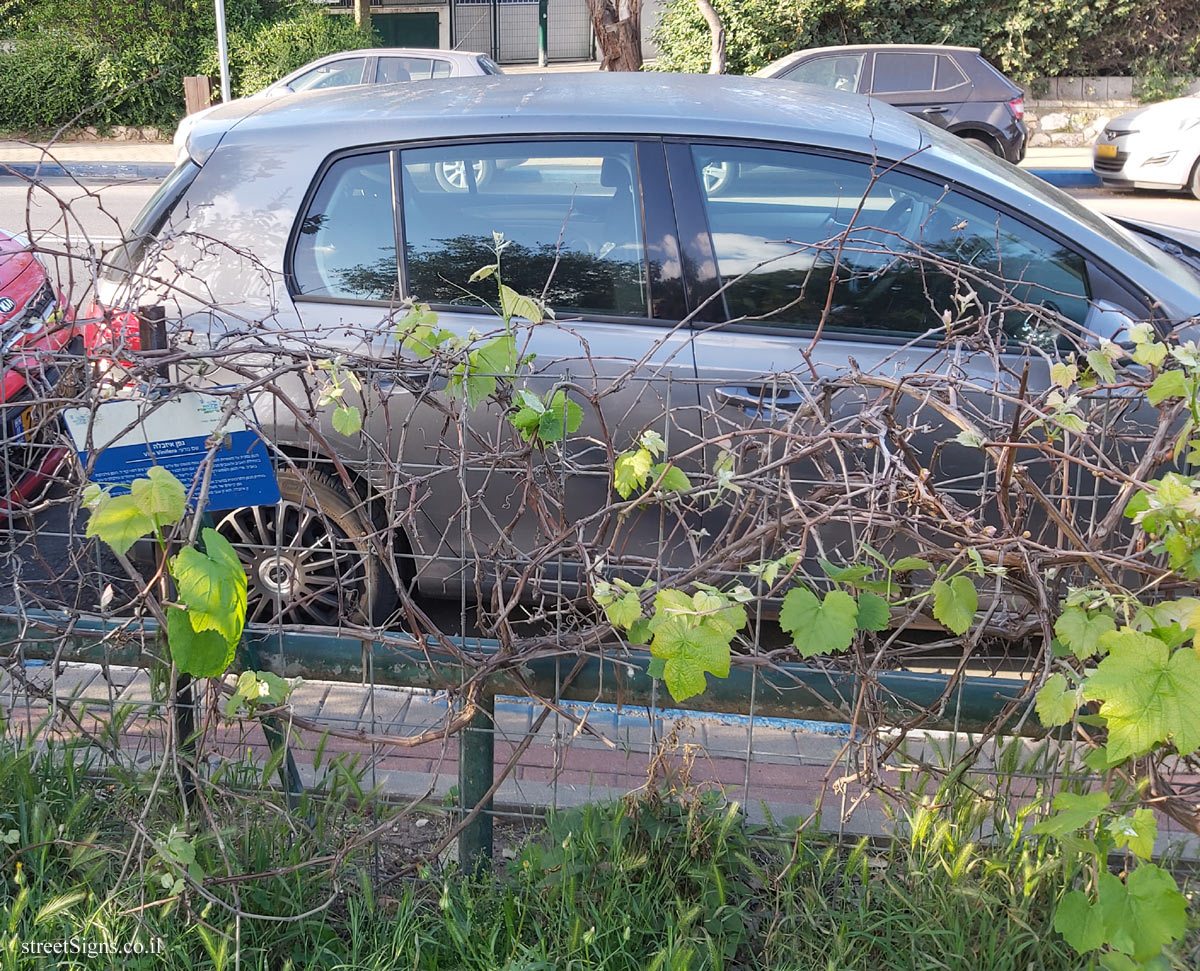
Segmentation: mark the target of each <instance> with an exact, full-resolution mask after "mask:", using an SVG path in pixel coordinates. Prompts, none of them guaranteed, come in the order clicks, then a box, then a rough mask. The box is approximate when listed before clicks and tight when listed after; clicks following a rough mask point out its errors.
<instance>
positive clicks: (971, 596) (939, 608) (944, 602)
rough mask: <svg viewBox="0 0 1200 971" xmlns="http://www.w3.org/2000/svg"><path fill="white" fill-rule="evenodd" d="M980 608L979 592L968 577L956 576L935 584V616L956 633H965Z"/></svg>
mask: <svg viewBox="0 0 1200 971" xmlns="http://www.w3.org/2000/svg"><path fill="white" fill-rule="evenodd" d="M978 608H979V594H978V593H976V591H975V584H974V583H972V582H971V580H970V579H969V578H968V577H964V576H956V577H955V578H954V579H953V580H951V581H950V582H949V583H947V582H946V581H945V580H935V581H934V584H933V616H934V619H935V620H937V621H938V622H939V623H941V624H944V625H945V626H946V628H947V629H948V630H951V631H953V632H954V633H955V634H965V633H966V632H967V630H968V629H969V628H970V626H971V621H973V620H974V619H975V611H976V610H977V609H978Z"/></svg>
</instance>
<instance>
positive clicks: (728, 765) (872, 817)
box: [0, 663, 1200, 860]
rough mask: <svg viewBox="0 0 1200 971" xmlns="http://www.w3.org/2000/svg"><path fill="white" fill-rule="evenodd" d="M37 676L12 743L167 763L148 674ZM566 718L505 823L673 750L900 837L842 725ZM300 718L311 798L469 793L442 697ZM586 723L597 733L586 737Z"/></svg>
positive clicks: (524, 726)
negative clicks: (71, 716)
mask: <svg viewBox="0 0 1200 971" xmlns="http://www.w3.org/2000/svg"><path fill="white" fill-rule="evenodd" d="M28 676H29V677H30V678H31V680H32V681H33V682H34V683H35V684H36V685H37V686H38V687H39V688H40V689H41V690H42V691H43V692H44V695H43V697H41V698H34V697H31V696H29V695H26V694H25V693H24V692H23V691H22V690H21V688H20V687H19V686H18V685H17V684H16V683H15V682H14V681H13V679H12V678H10V677H9V676H8V675H7V674H6V673H3V672H0V716H3V718H4V719H5V721H6V723H7V725H8V726H9V732H10V733H12V732H17V733H19V732H20V731H21V730H22V728H24V729H25V730H26V731H31V730H32V729H33V727H34V726H38V725H42V726H43V737H44V734H45V732H46V731H47V730H49V729H47V728H46V726H47V724H48V723H47V722H45V721H44V719H45V718H46V717H47V715H49V714H50V713H51V708H50V699H51V698H55V699H62V700H64V701H65V700H67V699H70V700H71V703H72V708H73V710H74V711H75V712H76V713H77V714H79V715H80V716H81V720H82V722H83V723H84V725H85V726H86V727H95V728H99V727H101V726H102V725H103V724H104V723H105V722H107V719H108V714H109V712H111V711H114V710H119V709H120V710H123V711H124V712H125V715H126V716H127V717H126V719H125V720H124V721H123V722H122V727H121V730H120V744H121V748H122V751H124V752H125V753H127V754H128V755H129V756H130V757H132V758H134V759H136V760H139V761H144V762H145V763H146V764H149V763H150V761H151V760H153V759H155V758H156V757H158V756H160V755H161V753H162V746H163V743H164V740H165V737H166V735H165V732H166V726H165V724H164V720H163V712H162V706H161V705H160V704H158V703H156V702H154V701H153V700H152V697H151V692H150V682H149V678H148V675H147V673H146V672H145V671H138V670H136V669H133V668H126V667H117V666H110V667H108V668H107V669H102V668H101V667H100V666H99V665H95V664H78V663H67V664H63V665H62V666H61V667H60V668H59V670H58V671H57V673H56V672H55V669H54V666H53V665H38V666H31V667H30V668H29V669H28ZM85 701H86V705H84V702H85ZM562 708H563V710H564V711H565V712H566V713H567V715H568V716H569V717H557V716H554V715H551V716H550V717H549V718H547V720H546V722H545V724H544V725H543V726H542V727H541V729H540V730H539V731H538V732H537V733H536V734H533V735H532V739H531V742H530V744H529V745H528V747H527V749H526V750H525V751H524V752H523V753H522V754H521V755H520V757H519V758H517V759H516V762H515V768H514V770H513V771H512V772H511V773H510V775H509V776H508V777H507V779H506V780H505V782H504V783H503V784H502V785H501V786H500V788H499V789H498V791H497V793H496V808H497V810H499V811H502V812H503V811H516V812H522V811H524V812H528V811H529V810H530V809H534V810H538V809H543V808H547V807H550V806H557V807H561V808H567V807H573V806H579V805H582V804H585V803H588V802H595V801H600V800H604V799H614V798H619V797H620V796H623V795H624V794H626V793H627V792H630V791H633V790H636V789H639V788H641V787H642V786H643V785H645V783H646V779H647V772H648V769H649V768H650V765H651V763H652V762H654V761H655V758H656V754H657V753H659V752H662V753H663V754H662V759H661V760H660V761H658V762H657V767H658V769H659V771H660V778H661V773H662V772H663V771H665V772H667V773H669V774H668V775H667V777H666V779H665V784H666V785H667V786H668V787H671V786H672V785H676V784H684V782H685V780H686V782H687V784H690V785H692V786H694V787H696V788H698V789H715V790H719V791H720V792H721V793H723V794H724V795H725V797H726V798H728V799H730V800H736V801H738V802H739V803H741V805H742V806H743V807H744V809H745V812H746V814H747V816H748V818H749V819H751V820H752V821H756V822H761V821H763V820H764V819H766V818H767V816H768V814H769V816H770V817H771V818H773V819H774V820H775V821H776V822H784V821H785V820H788V819H790V818H799V819H803V818H806V817H807V816H808V815H809V814H810V813H811V812H812V811H813V808H814V804H815V803H816V801H817V800H818V798H820V796H821V794H822V792H824V793H825V797H824V810H823V813H822V816H821V819H820V823H819V825H820V828H821V829H822V830H824V831H827V832H837V833H841V834H844V835H847V836H880V835H885V834H888V833H890V832H892V830H893V826H894V818H893V816H892V814H891V813H889V812H888V811H887V809H886V808H885V806H884V805H883V803H882V802H881V800H880V799H879V797H878V796H876V795H873V794H872V795H868V794H866V793H865V791H864V788H863V786H862V785H861V784H860V783H859V782H857V781H856V779H855V778H854V775H853V767H852V766H851V765H850V764H848V763H847V762H846V761H845V757H846V754H847V737H846V735H845V732H844V731H839V730H838V728H837V727H835V726H826V729H827V730H825V731H817V730H814V729H816V728H817V727H818V726H816V725H814V724H813V723H805V722H790V721H786V720H783V719H759V720H756V721H753V722H752V721H750V720H749V719H746V718H741V717H738V716H721V715H706V714H693V715H690V716H688V717H686V718H679V717H676V716H674V715H671V716H670V717H667V716H668V713H666V712H662V711H650V710H648V709H646V708H623V709H616V708H614V707H611V706H588V705H584V704H579V703H564V704H563V706H562ZM289 710H290V712H291V717H292V718H293V719H294V720H293V722H292V726H291V730H290V732H289V737H290V739H291V745H292V749H293V753H294V755H295V757H296V762H297V764H298V766H299V773H300V776H301V779H302V781H303V782H304V784H305V785H306V786H313V785H316V784H318V783H320V782H321V781H323V779H325V777H326V776H327V775H328V773H329V772H330V771H331V769H332V767H333V764H334V763H335V761H336V760H342V761H347V762H349V763H352V764H354V765H356V766H357V767H358V768H359V769H360V770H362V771H363V772H364V773H365V775H364V781H365V782H366V784H367V785H368V786H376V785H377V786H380V787H381V789H382V791H383V792H384V793H386V794H387V795H389V796H391V797H393V798H396V799H400V800H422V801H425V802H429V803H438V802H442V801H443V800H445V799H446V798H447V797H449V796H451V788H452V787H453V786H456V785H457V784H458V777H457V772H458V740H457V737H451V738H448V739H443V738H441V737H439V733H438V732H437V731H436V730H437V729H439V728H440V727H441V726H442V725H444V723H445V720H446V717H447V702H446V699H445V697H444V696H443V695H441V694H435V693H430V692H428V691H423V690H419V689H411V690H409V689H402V688H394V687H387V686H374V687H372V686H370V685H361V684H346V683H340V682H323V681H308V682H304V683H303V684H301V685H300V686H299V688H297V689H296V691H295V692H294V693H293V695H292V697H291V699H290V706H289ZM538 711H540V709H539V708H537V707H536V706H534V705H532V704H530V703H529V702H527V701H523V700H520V699H498V700H497V704H496V717H495V736H496V737H495V769H496V772H497V774H499V773H500V772H501V771H502V770H503V769H504V767H505V765H506V763H507V762H508V760H509V759H510V758H513V757H514V755H515V754H516V752H517V749H518V746H519V745H520V744H521V742H522V740H523V739H525V738H526V737H527V736H528V735H529V734H530V733H531V729H532V725H533V720H534V718H535V717H536V715H537V713H538ZM286 717H287V716H285V720H286ZM198 722H199V723H200V724H204V725H208V726H209V728H210V731H209V733H208V734H207V735H206V738H205V742H204V744H205V749H204V751H203V757H204V760H205V761H206V762H207V764H208V765H209V766H211V767H213V768H215V767H216V766H217V765H218V764H219V763H220V762H222V761H229V760H239V759H242V758H245V757H246V756H247V755H248V754H250V755H252V756H253V758H255V759H256V760H258V762H259V764H264V763H265V762H266V760H267V758H268V757H269V754H270V752H269V748H268V746H267V744H266V741H265V739H264V737H263V734H262V731H261V728H260V727H259V725H258V724H257V723H256V722H254V721H246V722H238V721H230V720H227V719H224V718H215V717H212V714H211V713H202V714H201V715H200V717H199V719H198ZM580 722H584V723H586V726H587V727H586V728H581V727H580ZM58 726H59V727H58V728H57V729H54V730H53V731H54V733H55V734H58V735H60V736H61V737H63V738H64V739H65V738H69V737H71V736H72V735H74V734H76V730H75V729H73V728H72V727H71V723H70V722H69V721H65V720H64V721H60V722H58ZM430 729H434V730H435V731H434V733H433V740H427V741H424V742H422V743H421V744H419V745H413V744H412V741H413V740H414V736H418V735H420V734H422V733H423V732H427V731H429V730H430ZM327 731H333V732H337V733H338V734H337V735H331V734H326V732H327ZM664 740H666V743H665V744H664ZM672 740H673V741H674V744H672ZM953 744H954V743H953V737H952V736H950V735H947V734H945V733H931V734H930V736H929V737H928V740H927V741H925V740H923V737H922V736H919V735H913V736H910V738H909V741H908V742H907V743H906V746H905V752H904V753H903V754H897V755H895V756H893V757H892V758H890V759H889V760H888V762H887V764H886V765H884V766H881V767H880V771H881V775H882V777H883V780H884V782H885V783H886V784H888V785H890V786H894V787H901V786H904V785H906V782H907V783H908V784H909V785H911V784H912V783H913V782H915V776H914V771H915V770H916V769H917V766H918V765H919V764H926V765H928V764H935V765H936V764H943V763H942V760H943V759H944V758H945V756H946V755H947V754H948V753H949V752H950V750H951V749H952V748H953ZM959 744H963V742H962V741H960V743H959ZM1006 744H1011V745H1019V746H1022V747H1023V748H1024V749H1025V754H1024V755H1023V756H1022V757H1021V758H1019V759H1018V760H1017V761H1018V763H1019V764H1021V765H1026V764H1029V763H1030V761H1031V759H1030V757H1031V756H1032V755H1033V753H1034V752H1035V751H1038V750H1039V749H1040V748H1041V747H1042V746H1045V745H1052V744H1053V743H1052V742H1039V741H1037V740H1012V739H1009V740H1006ZM994 753H995V748H994V746H993V745H991V744H989V745H987V746H985V748H984V750H983V751H982V752H981V754H980V757H979V759H978V761H976V763H975V770H976V771H977V772H980V773H984V774H985V775H984V779H985V780H986V778H987V776H986V773H987V771H988V768H989V766H990V765H991V762H990V759H991V758H992V757H993V755H994ZM1177 781H1178V780H1177ZM1037 784H1038V779H1037V778H1036V777H1035V776H1034V775H1021V774H1020V773H1018V776H1017V777H1016V778H1014V779H1013V780H1012V782H1011V784H1010V788H1009V790H1008V791H1009V799H1010V800H1011V801H1012V803H1013V805H1014V808H1015V805H1016V804H1018V803H1021V802H1023V801H1025V800H1026V799H1028V798H1033V797H1035V793H1036V791H1037ZM859 800H861V801H859ZM1159 827H1160V829H1159V836H1158V841H1157V843H1156V852H1158V853H1162V852H1165V851H1166V850H1167V849H1168V847H1174V848H1175V849H1176V851H1179V852H1181V853H1182V855H1183V856H1184V857H1185V858H1187V859H1191V860H1195V859H1198V858H1200V840H1197V839H1196V838H1195V837H1192V836H1189V835H1188V834H1187V833H1186V832H1185V831H1184V830H1183V828H1182V827H1181V826H1180V825H1179V824H1177V823H1175V822H1174V821H1172V820H1167V819H1164V820H1160V822H1159Z"/></svg>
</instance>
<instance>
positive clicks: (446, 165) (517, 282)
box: [401, 142, 646, 316]
mask: <svg viewBox="0 0 1200 971" xmlns="http://www.w3.org/2000/svg"><path fill="white" fill-rule="evenodd" d="M401 172H402V176H401V177H402V184H401V185H402V188H401V192H402V198H403V205H404V240H405V259H406V262H407V268H408V293H409V294H410V295H411V296H413V297H414V298H415V299H418V300H424V301H428V302H433V303H467V304H475V305H477V304H479V303H481V302H482V301H484V300H486V301H488V302H489V303H494V302H495V298H496V281H495V280H494V279H486V280H482V281H479V282H478V283H474V284H472V283H469V282H468V280H469V278H470V276H471V274H472V273H473V272H474V271H475V270H477V269H478V268H479V267H481V266H484V265H485V264H488V263H491V262H493V261H494V257H493V255H492V246H493V237H492V234H493V233H503V234H504V237H505V238H506V239H508V240H510V242H509V245H508V248H507V249H506V250H505V251H504V262H503V276H504V282H505V283H506V284H507V285H508V286H511V287H513V288H514V289H516V290H517V291H518V292H520V293H532V294H541V293H542V291H543V288H544V287H546V282H547V280H549V281H550V285H549V289H548V290H547V291H546V295H547V301H548V302H549V304H550V306H552V307H553V308H554V309H555V310H560V311H567V312H574V311H579V312H590V313H600V314H620V315H633V316H644V315H645V314H646V267H645V259H644V248H643V246H642V229H641V218H640V215H639V214H640V212H641V205H640V202H639V199H638V182H637V163H636V155H635V152H634V147H633V146H632V145H629V144H618V143H613V142H544V143H538V142H524V143H502V144H490V145H460V146H454V147H445V148H427V149H412V150H409V151H405V152H403V153H401Z"/></svg>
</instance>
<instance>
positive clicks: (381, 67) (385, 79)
mask: <svg viewBox="0 0 1200 971" xmlns="http://www.w3.org/2000/svg"><path fill="white" fill-rule="evenodd" d="M441 69H444V73H443V72H442V70H441ZM449 76H450V65H449V64H448V63H446V62H445V61H435V60H433V59H431V58H428V57H381V58H380V59H379V64H378V65H377V66H376V68H375V83H376V84H394V83H396V82H397V81H428V80H429V79H430V78H444V77H449Z"/></svg>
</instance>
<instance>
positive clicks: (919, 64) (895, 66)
mask: <svg viewBox="0 0 1200 971" xmlns="http://www.w3.org/2000/svg"><path fill="white" fill-rule="evenodd" d="M934 60H935V57H934V55H933V54H894V53H887V54H876V55H875V74H874V76H873V77H872V79H871V92H872V93H873V94H887V93H888V92H891V91H930V90H932V89H933V62H934Z"/></svg>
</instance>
